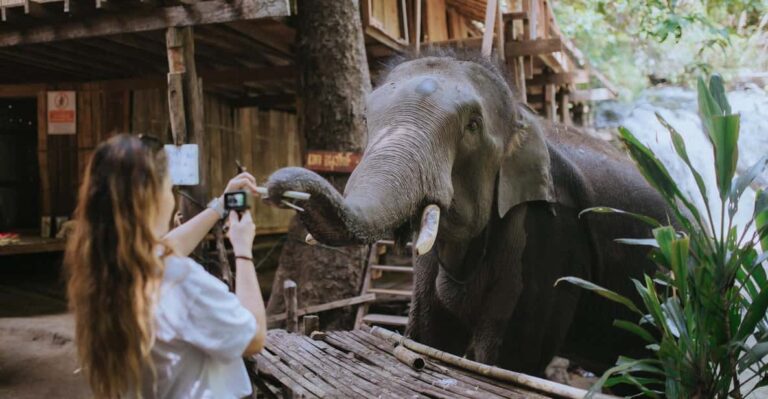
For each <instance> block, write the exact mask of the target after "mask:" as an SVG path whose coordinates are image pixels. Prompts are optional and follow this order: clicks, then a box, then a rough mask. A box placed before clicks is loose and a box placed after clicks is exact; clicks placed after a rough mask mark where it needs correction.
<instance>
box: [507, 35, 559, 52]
mask: <svg viewBox="0 0 768 399" xmlns="http://www.w3.org/2000/svg"><path fill="white" fill-rule="evenodd" d="M505 50H506V55H507V57H520V56H526V55H540V54H549V53H554V52H557V51H562V50H563V42H562V40H560V39H559V38H554V39H532V40H512V41H509V42H507V44H506V48H505Z"/></svg>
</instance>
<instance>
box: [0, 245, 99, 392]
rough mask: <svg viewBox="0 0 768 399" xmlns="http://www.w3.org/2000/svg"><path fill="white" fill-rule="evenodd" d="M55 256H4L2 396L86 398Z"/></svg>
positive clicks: (0, 263) (0, 272)
mask: <svg viewBox="0 0 768 399" xmlns="http://www.w3.org/2000/svg"><path fill="white" fill-rule="evenodd" d="M60 264H61V260H60V258H59V256H57V255H44V256H39V255H37V256H29V255H25V256H17V257H4V258H0V398H7V399H33V398H34V399H38V398H64V397H66V398H75V399H77V398H88V397H90V392H89V390H88V387H87V386H86V383H85V380H84V378H83V376H82V374H79V373H77V372H76V370H77V368H78V366H77V362H76V360H75V359H76V354H75V345H74V320H73V318H72V316H71V315H70V314H68V313H67V312H66V303H65V301H64V289H63V283H62V278H61V276H60V266H59V265H60Z"/></svg>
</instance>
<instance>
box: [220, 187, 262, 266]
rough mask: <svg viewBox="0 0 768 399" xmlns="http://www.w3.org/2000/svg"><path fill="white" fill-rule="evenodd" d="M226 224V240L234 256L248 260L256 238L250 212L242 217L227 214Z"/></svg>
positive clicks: (246, 212)
mask: <svg viewBox="0 0 768 399" xmlns="http://www.w3.org/2000/svg"><path fill="white" fill-rule="evenodd" d="M233 180H234V179H233ZM228 223H229V230H227V238H229V242H231V243H232V250H233V251H234V252H235V256H247V257H249V258H250V257H251V256H252V253H253V252H252V248H253V239H254V238H255V237H256V225H255V224H254V223H253V217H251V211H245V213H243V216H242V217H239V216H238V214H237V212H229V220H228Z"/></svg>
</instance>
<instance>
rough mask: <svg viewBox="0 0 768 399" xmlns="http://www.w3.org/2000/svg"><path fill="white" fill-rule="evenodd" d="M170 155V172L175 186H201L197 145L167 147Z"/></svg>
mask: <svg viewBox="0 0 768 399" xmlns="http://www.w3.org/2000/svg"><path fill="white" fill-rule="evenodd" d="M164 148H165V153H166V154H167V155H168V172H169V174H170V176H171V184H173V185H174V186H194V185H197V184H200V168H199V165H198V158H197V154H198V151H197V144H184V145H180V146H176V145H173V144H166V145H165V147H164Z"/></svg>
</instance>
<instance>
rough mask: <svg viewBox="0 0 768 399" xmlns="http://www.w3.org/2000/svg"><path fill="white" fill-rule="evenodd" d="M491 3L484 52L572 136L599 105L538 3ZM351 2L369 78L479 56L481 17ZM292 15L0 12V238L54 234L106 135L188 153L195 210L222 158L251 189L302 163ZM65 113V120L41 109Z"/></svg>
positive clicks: (266, 220)
mask: <svg viewBox="0 0 768 399" xmlns="http://www.w3.org/2000/svg"><path fill="white" fill-rule="evenodd" d="M491 1H492V2H493V3H494V4H498V6H497V8H496V10H497V11H494V14H489V15H494V16H495V18H497V19H498V21H500V22H499V23H498V24H496V27H497V30H496V32H497V33H500V32H503V33H504V34H503V35H498V34H497V35H496V40H495V43H496V47H495V48H496V49H497V52H498V54H499V55H500V56H502V58H503V59H504V60H505V62H506V63H507V64H508V67H509V69H510V70H511V71H512V72H513V73H514V75H513V80H514V81H515V83H516V86H517V88H518V90H519V92H520V94H521V96H522V98H524V99H525V100H527V101H528V102H529V103H530V104H531V106H532V107H533V108H534V109H538V110H540V112H541V113H542V114H543V115H548V116H549V117H550V118H552V119H556V118H559V119H561V120H562V121H564V122H566V123H569V122H570V121H571V120H572V119H573V118H574V116H575V117H576V118H577V119H578V116H579V113H580V111H579V107H581V105H580V104H585V103H586V101H588V100H591V99H594V98H596V97H595V94H596V93H597V94H600V93H602V95H603V96H606V95H610V91H609V90H603V91H602V92H601V91H594V90H592V91H588V90H587V86H588V85H589V83H590V82H592V83H594V82H597V81H599V79H597V78H599V75H598V74H596V73H595V71H590V70H589V68H588V65H586V63H585V61H584V59H583V57H582V56H581V55H580V53H579V52H578V49H576V48H575V46H574V45H573V44H572V43H571V42H570V41H568V40H567V38H564V37H563V36H562V35H561V34H560V32H559V29H558V28H557V24H556V23H555V21H554V17H553V16H552V13H551V9H550V3H549V1H547V0H506V1H504V0H499V1H495V0H491ZM299 4H300V2H299ZM360 4H361V7H360V8H361V13H362V18H361V19H362V22H363V29H364V32H365V41H366V48H367V55H368V63H369V66H370V68H371V71H372V74H371V75H372V77H373V79H374V80H375V79H376V76H377V71H378V70H380V69H381V67H382V66H383V65H384V64H385V62H386V60H388V59H389V58H390V57H391V56H392V55H395V54H398V53H402V52H407V51H419V50H420V49H422V48H424V47H426V46H454V47H468V48H480V45H481V41H482V35H483V26H484V25H483V24H484V22H485V21H486V20H487V15H486V11H487V6H488V3H487V1H486V0H421V1H415V0H361V1H360ZM295 7H296V5H295V2H290V1H289V0H235V1H228V0H163V1H149V0H147V1H144V0H141V1H139V0H120V1H117V0H0V209H2V211H0V232H3V231H18V232H22V233H24V234H25V235H28V236H39V235H40V234H39V231H40V225H41V218H44V217H50V218H51V220H52V223H53V224H56V223H55V220H56V218H57V217H68V216H70V215H71V213H72V211H73V208H74V205H75V200H76V191H77V187H78V185H79V183H80V181H81V179H82V174H83V169H84V167H85V166H86V164H87V162H88V159H89V156H90V154H91V153H92V151H93V149H94V148H95V146H96V145H98V143H100V142H101V141H103V140H105V139H107V138H108V137H109V136H111V135H113V134H115V133H118V132H130V133H149V134H154V135H157V136H160V137H162V138H163V139H164V140H165V141H166V142H168V143H171V142H176V143H177V144H179V143H183V142H197V143H201V145H202V146H201V150H202V152H203V154H202V156H201V171H202V173H203V180H204V181H205V182H206V184H205V185H204V186H203V187H204V189H205V190H204V192H202V193H198V194H199V195H200V197H209V196H210V195H211V194H212V193H218V192H220V191H221V190H222V189H223V187H224V184H225V183H226V180H227V179H228V177H230V176H231V175H233V174H234V173H235V160H238V161H240V163H241V164H243V165H244V166H245V167H246V168H247V169H248V170H249V171H252V172H254V174H255V175H256V177H257V179H259V180H261V181H263V180H264V179H265V178H266V176H267V175H268V174H269V173H271V172H272V171H274V170H275V169H277V168H279V167H283V166H289V165H302V164H303V161H304V159H305V155H306V151H307V149H306V148H304V147H305V146H304V145H303V144H302V142H303V139H302V137H301V136H300V135H299V134H298V132H297V121H296V115H295V104H296V69H297V68H296V67H295V65H294V64H293V63H294V38H295V29H294V28H293V27H292V24H291V20H290V18H288V17H289V16H290V15H292V14H293V13H295V12H296V9H295ZM416 38H419V39H418V40H416ZM499 39H501V40H499ZM200 86H202V89H200ZM608 88H609V89H610V86H608ZM199 92H202V95H200V93H199ZM169 93H171V94H170V97H169ZM178 94H181V95H180V96H179V95H178ZM56 96H58V97H56ZM69 96H72V97H69ZM49 97H50V98H49ZM68 99H69V100H71V101H69V103H68V104H66V107H65V108H66V110H70V111H74V112H73V113H72V115H73V116H74V120H69V119H67V116H66V115H67V114H66V113H61V112H58V113H57V111H56V110H54V109H52V107H54V106H63V104H64V103H67V102H68ZM169 100H170V102H169ZM198 103H199V104H198ZM174 107H176V108H175V109H176V110H175V111H174V114H175V115H177V117H176V118H172V117H171V114H172V113H171V112H169V108H170V109H174ZM178 107H181V109H182V110H184V109H185V110H186V112H181V113H179V112H178V111H179V110H178ZM558 109H559V111H558ZM582 113H583V111H582ZM57 115H58V116H57ZM179 115H181V117H180V118H179V117H178V116H179ZM57 117H63V118H64V120H58V119H56V118H57ZM195 118H202V119H201V120H197V121H196V120H195ZM60 123H64V124H66V123H71V124H73V126H74V127H72V128H71V129H64V131H65V133H62V132H61V131H57V128H54V127H52V124H54V125H55V124H60ZM57 126H58V125H57ZM309 150H311V149H309ZM258 215H259V216H258V218H259V220H258V221H257V226H258V231H259V233H260V234H273V233H282V232H285V231H286V230H287V226H288V221H289V219H290V217H291V216H292V213H291V212H286V211H281V210H275V209H272V208H267V207H264V208H263V209H259V212H258ZM35 244H36V245H37V246H36V247H32V246H27V247H23V246H16V248H15V249H10V248H9V247H7V246H0V254H2V253H4V252H5V253H12V252H14V251H17V252H18V251H21V252H29V251H34V250H36V249H38V250H60V249H61V247H62V243H61V242H60V241H55V242H53V243H51V242H48V241H46V242H44V243H40V242H35Z"/></svg>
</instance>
